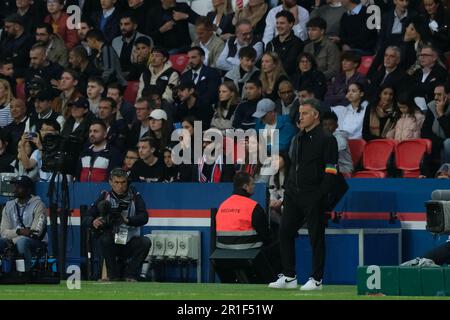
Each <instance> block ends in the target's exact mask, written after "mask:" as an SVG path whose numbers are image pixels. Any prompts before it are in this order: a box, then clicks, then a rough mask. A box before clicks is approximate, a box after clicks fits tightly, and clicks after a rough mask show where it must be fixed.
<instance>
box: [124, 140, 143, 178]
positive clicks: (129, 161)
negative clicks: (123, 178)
mask: <svg viewBox="0 0 450 320" xmlns="http://www.w3.org/2000/svg"><path fill="white" fill-rule="evenodd" d="M138 160H139V151H138V149H137V148H136V147H132V148H128V149H127V152H126V153H125V158H124V159H123V165H122V169H124V170H126V171H127V172H128V174H129V173H130V172H131V168H132V167H133V165H134V164H135V162H136V161H138Z"/></svg>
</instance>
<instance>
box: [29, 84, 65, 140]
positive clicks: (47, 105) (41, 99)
mask: <svg viewBox="0 0 450 320" xmlns="http://www.w3.org/2000/svg"><path fill="white" fill-rule="evenodd" d="M52 101H53V97H52V96H51V93H50V92H48V91H47V90H44V91H41V92H39V93H38V94H37V96H36V97H35V99H34V107H35V112H33V113H32V114H31V118H30V131H32V132H39V131H40V130H41V127H42V123H43V122H44V120H47V119H50V120H54V121H57V122H58V124H59V125H60V127H63V126H64V117H63V116H62V115H61V114H59V113H58V112H55V111H53V110H52Z"/></svg>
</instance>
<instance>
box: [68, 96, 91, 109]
mask: <svg viewBox="0 0 450 320" xmlns="http://www.w3.org/2000/svg"><path fill="white" fill-rule="evenodd" d="M67 105H68V106H69V107H77V108H85V109H89V101H88V100H87V99H86V98H83V97H79V98H77V99H76V100H74V101H71V102H69V103H68V104H67Z"/></svg>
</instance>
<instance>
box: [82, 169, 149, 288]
mask: <svg viewBox="0 0 450 320" xmlns="http://www.w3.org/2000/svg"><path fill="white" fill-rule="evenodd" d="M109 184H110V185H111V188H112V190H111V191H108V192H106V191H104V192H102V193H101V195H100V196H99V198H98V199H97V200H96V201H95V202H94V203H93V204H92V206H91V207H90V208H89V211H88V215H89V216H88V217H87V218H86V222H85V223H86V224H85V225H86V226H89V227H93V228H94V230H98V231H100V232H99V233H98V234H99V247H100V249H101V252H102V255H103V256H104V257H105V262H106V269H107V274H108V277H107V279H105V280H107V281H118V280H120V279H121V277H122V276H123V278H124V280H125V281H127V282H136V281H137V279H138V277H139V274H140V272H141V269H142V263H143V262H144V259H145V258H146V257H147V254H148V251H149V249H150V247H151V241H150V239H149V238H147V237H143V236H140V233H141V227H142V226H144V225H145V224H146V223H147V221H148V213H147V208H146V205H145V202H144V200H143V198H142V196H141V195H140V194H139V193H138V192H136V191H135V190H134V189H133V188H130V186H129V182H128V174H127V172H126V171H125V170H123V169H121V168H115V169H114V170H113V171H112V172H111V173H110V175H109ZM101 201H107V202H109V203H110V208H123V209H122V210H123V211H121V212H120V214H121V215H122V217H123V218H122V220H123V221H122V223H121V224H120V226H119V228H120V229H121V230H124V229H126V236H125V237H124V238H125V239H122V240H123V242H122V243H120V242H119V243H118V241H116V240H115V234H116V232H115V230H114V229H115V228H113V226H108V225H105V222H106V221H105V220H104V218H103V217H102V216H103V215H105V214H106V215H111V214H112V213H111V212H101V211H103V210H104V208H105V206H101V204H102V202H101ZM108 211H109V210H108ZM119 257H120V258H121V259H120V260H121V261H124V262H125V261H128V263H124V265H120V264H119V259H117V258H119ZM122 267H125V269H124V270H123V275H122V272H121V269H122Z"/></svg>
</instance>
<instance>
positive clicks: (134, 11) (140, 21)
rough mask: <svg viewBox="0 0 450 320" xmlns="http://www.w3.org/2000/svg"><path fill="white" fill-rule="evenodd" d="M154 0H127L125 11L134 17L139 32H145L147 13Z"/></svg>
mask: <svg viewBox="0 0 450 320" xmlns="http://www.w3.org/2000/svg"><path fill="white" fill-rule="evenodd" d="M155 2H156V1H144V0H128V8H127V12H130V14H131V15H133V16H135V17H136V23H137V25H138V29H137V30H138V31H139V32H140V33H146V32H147V30H146V26H147V19H148V13H149V12H150V9H151V7H152V6H154V5H155Z"/></svg>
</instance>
